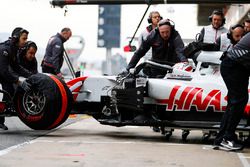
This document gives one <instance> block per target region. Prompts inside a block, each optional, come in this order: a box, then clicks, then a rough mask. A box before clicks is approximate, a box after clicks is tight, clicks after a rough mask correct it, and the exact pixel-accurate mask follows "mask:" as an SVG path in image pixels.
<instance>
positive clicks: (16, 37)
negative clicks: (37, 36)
mask: <svg viewBox="0 0 250 167" xmlns="http://www.w3.org/2000/svg"><path fill="white" fill-rule="evenodd" d="M28 34H29V32H28V31H27V30H25V29H23V28H21V27H17V28H15V29H14V30H13V32H12V34H11V37H10V39H9V40H7V41H5V42H3V43H1V44H0V83H1V85H2V89H3V90H5V91H7V92H8V93H9V94H10V96H11V97H13V95H14V91H15V89H14V84H16V85H20V86H21V87H22V88H23V89H24V90H25V91H29V90H30V88H29V84H28V83H27V82H26V81H20V80H19V77H18V76H19V75H21V76H23V77H25V78H27V77H29V76H30V75H32V74H31V73H30V72H29V71H27V70H25V69H24V68H23V67H21V66H20V65H19V63H18V61H17V54H18V52H19V51H20V48H22V47H24V45H25V43H26V41H27V39H28ZM17 73H18V75H17ZM8 100H9V98H8V96H7V95H6V94H4V95H3V101H8ZM4 122H5V118H4V117H3V116H1V117H0V128H1V129H3V130H8V127H7V126H6V125H5V124H4Z"/></svg>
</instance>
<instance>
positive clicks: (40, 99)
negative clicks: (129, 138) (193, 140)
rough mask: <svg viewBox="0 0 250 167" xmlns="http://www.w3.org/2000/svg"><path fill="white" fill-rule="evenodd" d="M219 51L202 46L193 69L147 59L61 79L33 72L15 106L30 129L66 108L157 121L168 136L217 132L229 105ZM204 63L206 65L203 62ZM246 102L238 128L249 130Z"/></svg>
mask: <svg viewBox="0 0 250 167" xmlns="http://www.w3.org/2000/svg"><path fill="white" fill-rule="evenodd" d="M221 55H222V52H208V51H202V52H201V53H200V54H199V56H198V57H197V60H196V61H197V64H196V65H195V64H194V63H193V61H192V60H190V63H189V65H190V64H191V65H192V69H191V70H190V68H189V70H188V71H187V70H185V69H184V68H183V67H186V66H184V65H183V64H181V63H178V64H176V65H174V66H168V65H162V64H158V63H155V62H152V61H146V62H144V63H142V64H140V65H138V66H137V67H136V68H135V69H133V70H130V72H129V73H128V74H127V75H125V76H124V75H118V76H90V77H88V76H82V77H77V78H75V79H72V80H70V81H69V82H67V83H65V82H63V81H62V80H60V79H58V78H57V77H55V76H54V75H48V74H36V75H33V76H31V77H30V78H28V79H27V82H29V83H30V84H31V85H32V91H30V92H24V91H22V90H20V89H18V91H17V93H16V96H15V98H14V104H15V105H14V106H15V107H14V108H15V111H16V114H17V115H18V116H19V118H20V119H21V120H22V121H23V122H24V123H25V124H26V125H27V126H29V127H30V128H33V129H53V128H56V127H57V126H59V125H60V124H62V123H63V122H64V121H65V120H66V119H67V118H68V116H69V114H70V113H76V114H89V115H91V116H93V118H95V119H96V120H97V121H99V122H100V123H101V124H104V125H112V126H117V127H119V126H126V125H135V126H157V127H160V129H161V132H162V134H164V135H165V136H166V138H169V137H170V136H171V134H172V131H173V129H183V130H184V131H183V134H182V138H183V140H185V139H186V137H187V135H188V133H189V130H191V129H201V130H203V131H204V138H205V139H207V138H209V137H210V135H211V133H212V132H216V131H218V128H219V124H220V120H221V118H222V115H223V113H224V111H225V108H226V105H227V89H226V87H225V84H224V82H223V80H222V77H221V75H220V71H219V66H220V57H221ZM204 63H205V66H204V65H203V64H204ZM145 65H147V66H152V67H154V68H160V69H163V70H166V75H165V76H162V77H159V78H148V77H147V76H145V75H143V73H142V72H141V70H142V69H143V68H144V67H145ZM249 109H250V105H247V106H246V109H245V113H244V118H243V119H242V120H241V122H240V125H239V126H238V127H237V130H238V131H239V132H240V133H241V134H245V135H248V134H249V130H250V127H249V126H248V121H247V119H248V117H249Z"/></svg>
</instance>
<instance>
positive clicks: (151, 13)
mask: <svg viewBox="0 0 250 167" xmlns="http://www.w3.org/2000/svg"><path fill="white" fill-rule="evenodd" d="M153 13H158V14H159V15H160V13H159V12H158V11H152V12H150V13H149V16H148V23H149V24H151V23H152V15H153ZM162 19H163V18H162V17H161V16H160V20H162Z"/></svg>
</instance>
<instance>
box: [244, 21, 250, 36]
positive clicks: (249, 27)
mask: <svg viewBox="0 0 250 167" xmlns="http://www.w3.org/2000/svg"><path fill="white" fill-rule="evenodd" d="M244 30H245V33H248V32H249V31H250V19H247V20H245V21H244Z"/></svg>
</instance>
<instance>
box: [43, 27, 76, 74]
mask: <svg viewBox="0 0 250 167" xmlns="http://www.w3.org/2000/svg"><path fill="white" fill-rule="evenodd" d="M71 35H72V32H71V29H70V28H67V27H66V28H63V29H62V30H61V32H60V33H57V34H56V35H54V36H52V37H51V38H50V39H49V42H48V44H47V47H46V51H45V55H44V58H43V61H42V72H44V73H51V74H54V75H57V76H58V77H59V78H63V76H62V73H61V67H62V65H63V53H64V46H63V43H64V42H66V41H67V40H68V39H69V38H70V37H71Z"/></svg>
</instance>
